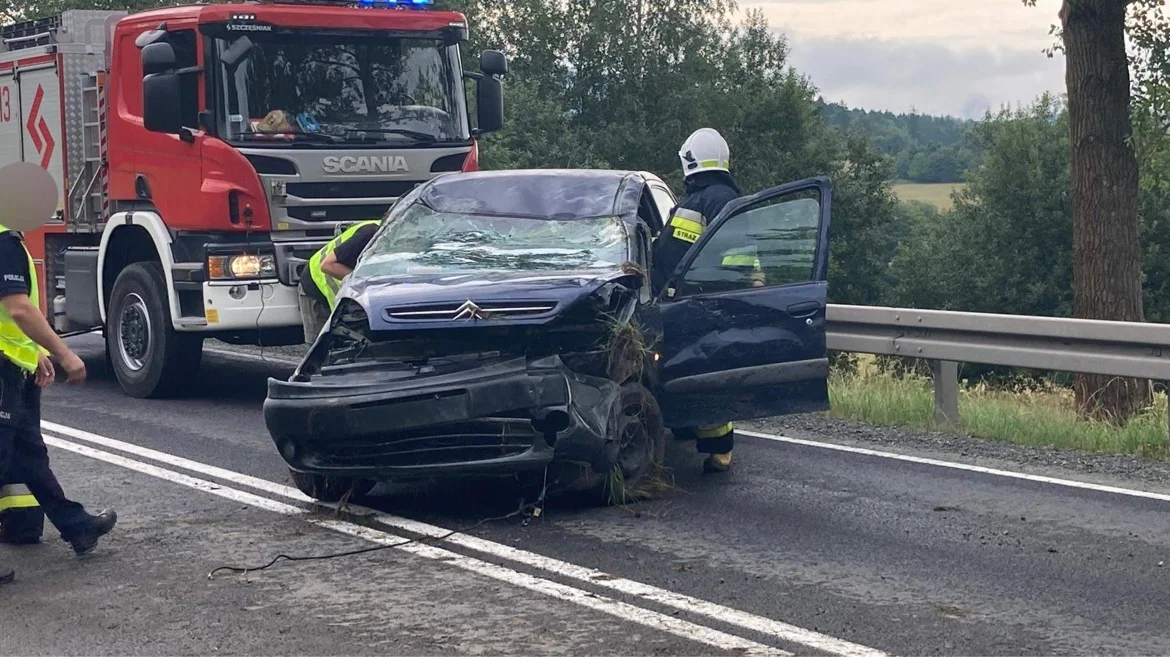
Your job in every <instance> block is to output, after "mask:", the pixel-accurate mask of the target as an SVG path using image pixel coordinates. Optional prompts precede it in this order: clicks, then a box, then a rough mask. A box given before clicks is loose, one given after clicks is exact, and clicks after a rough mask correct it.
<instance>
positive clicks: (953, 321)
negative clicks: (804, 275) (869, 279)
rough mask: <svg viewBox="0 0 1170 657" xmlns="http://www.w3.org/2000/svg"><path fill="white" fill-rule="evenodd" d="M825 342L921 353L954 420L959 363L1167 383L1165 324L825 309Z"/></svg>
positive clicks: (1169, 338)
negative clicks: (1102, 375) (927, 362)
mask: <svg viewBox="0 0 1170 657" xmlns="http://www.w3.org/2000/svg"><path fill="white" fill-rule="evenodd" d="M827 338H828V348H829V350H830V351H846V352H856V353H865V354H877V355H884V356H904V357H907V358H921V359H925V360H928V361H930V362H931V368H932V370H933V371H934V380H935V384H934V399H935V419H936V420H938V421H940V422H955V421H957V420H958V418H959V383H958V364H959V363H981V364H986V365H1005V366H1008V367H1025V368H1031V369H1041V370H1052V371H1058V372H1075V373H1078V374H1104V375H1110V376H1121V377H1133V378H1138V379H1151V380H1158V381H1170V325H1168V324H1145V323H1139V322H1110V321H1100V320H1088V319H1062V318H1055V317H1030V316H1024V315H995V314H986V313H968V312H951V311H944V310H916V309H913V308H883V307H875V306H842V305H833V304H830V305H829V307H828V335H827Z"/></svg>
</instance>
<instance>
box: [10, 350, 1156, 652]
mask: <svg viewBox="0 0 1170 657" xmlns="http://www.w3.org/2000/svg"><path fill="white" fill-rule="evenodd" d="M74 344H75V345H77V348H78V350H79V352H80V353H82V354H83V356H86V357H87V362H89V363H90V366H91V381H90V382H89V383H87V384H86V385H85V386H84V387H80V388H70V387H65V386H62V385H57V386H54V387H53V389H52V390H51V391H50V393H49V394H48V395H47V397H46V400H45V410H44V417H45V420H46V421H47V422H49V423H51V424H50V425H48V426H49V428H50V430H49V431H47V432H46V433H47V434H49V435H53V436H56V437H57V438H54V439H53V440H55V441H59V442H58V444H59V445H60V447H55V448H54V452H53V453H54V458H57V459H58V463H59V465H58V466H57V468H58V471H59V472H60V473H61V476H62V478H63V479H65V480H66V481H67V482H68V487H69V488H70V489H71V490H77V491H79V492H78V497H79V498H81V499H82V501H85V502H86V503H87V504H90V505H92V506H102V505H104V504H106V503H107V501H109V502H108V503H111V504H116V505H118V507H119V511H120V515H121V516H122V523H121V525H120V526H119V528H118V530H116V533H115V535H113V536H111V539H110V540H109V541H108V542H105V543H103V545H102V547H101V548H99V551H100V554H99V555H97V556H95V557H94V558H93V559H91V560H89V561H88V562H83V563H76V562H73V561H71V560H70V558H69V555H68V553H67V552H66V551H65V548H64V547H63V546H62V545H61V544H59V543H57V542H55V541H48V543H47V544H46V545H43V546H40V547H36V548H31V550H32V552H30V551H18V552H17V553H16V554H15V556H11V555H12V554H13V552H12V551H8V550H0V560H8V559H10V558H14V559H16V560H17V561H18V564H19V565H20V567H21V573H20V577H21V579H20V582H21V583H20V584H18V585H16V586H17V587H19V588H12V589H8V590H6V591H4V595H5V597H4V600H5V603H4V604H5V605H6V607H7V606H8V605H9V604H11V603H10V601H18V602H17V604H18V605H19V604H27V605H28V606H27V607H26V611H31V612H36V613H33V614H31V615H29V616H28V618H30V619H31V620H29V621H27V623H28V624H27V625H26V626H25V629H24V630H23V631H18V632H16V633H15V634H13V633H9V632H7V622H6V623H5V625H6V628H5V629H6V631H5V632H3V633H0V652H3V653H6V654H11V653H13V652H19V653H22V654H49V653H51V654H73V653H82V652H83V653H98V652H100V653H139V654H157V653H159V652H165V653H168V654H174V653H184V654H190V653H201V654H202V653H208V652H210V651H212V650H213V649H214V650H217V651H219V652H228V653H232V654H241V653H249V654H251V653H265V654H268V653H289V652H297V653H313V654H317V653H321V654H326V653H328V654H339V653H344V654H353V653H385V652H391V653H412V654H415V653H419V654H422V653H425V654H453V653H473V652H474V653H480V652H489V653H509V654H512V653H519V654H532V653H537V654H559V653H570V652H571V653H577V654H579V653H581V652H587V653H612V654H617V653H620V654H658V653H665V654H676V653H678V654H742V653H745V652H746V653H766V652H768V651H769V650H770V649H771V650H780V651H788V652H794V653H798V654H864V653H865V652H866V650H867V649H872V650H873V651H881V652H885V653H890V654H904V655H923V654H979V655H1000V654H1003V655H1019V654H1102V653H1108V654H1167V653H1170V624H1168V623H1166V621H1165V611H1166V609H1168V608H1170V567H1164V566H1163V564H1164V561H1165V560H1167V559H1168V558H1170V547H1168V546H1170V513H1168V511H1170V495H1167V494H1166V493H1167V492H1170V491H1166V490H1160V492H1156V493H1155V494H1153V495H1146V496H1142V494H1141V493H1140V492H1138V489H1141V490H1158V489H1156V487H1154V488H1152V487H1151V486H1150V484H1149V482H1137V481H1126V480H1124V479H1117V478H1113V479H1110V480H1100V481H1102V483H1107V484H1110V485H1112V486H1117V487H1121V488H1132V489H1133V491H1131V492H1127V491H1126V490H1121V491H1111V490H1108V491H1107V490H1100V489H1099V487H1097V488H1094V487H1092V486H1089V487H1077V486H1075V485H1068V484H1066V483H1062V482H1060V481H1056V482H1053V481H1047V480H1037V479H1036V478H1033V479H1026V478H1021V477H1018V476H1009V474H1007V473H997V472H987V471H979V470H978V469H969V468H968V469H962V468H955V467H946V466H945V464H938V463H933V462H922V461H921V460H915V459H901V458H892V457H891V455H887V454H885V453H881V454H875V453H869V452H866V451H864V450H859V449H852V451H843V450H841V449H830V448H829V447H830V445H822V444H819V442H818V441H819V440H820V439H822V438H823V439H824V440H826V441H832V442H836V443H840V441H839V440H836V439H837V438H839V436H835V435H825V436H819V437H818V435H817V433H816V432H817V427H816V425H815V424H813V425H811V426H805V428H804V429H803V430H802V435H801V436H800V437H801V438H805V439H808V441H807V442H804V441H790V440H778V439H775V438H768V437H762V436H742V437H741V438H740V439H739V447H738V449H737V455H736V464H735V470H734V471H733V472H732V473H729V474H727V475H719V476H703V475H702V474H700V471H701V468H700V457H699V455H697V454H695V453H693V451H692V449H693V447H692V446H691V445H688V444H686V443H677V444H674V445H672V447H671V449H670V451H669V456H668V465H669V466H670V467H671V470H672V472H673V474H674V477H675V482H674V483H675V488H674V489H673V490H671V491H669V492H668V493H667V494H665V495H664V496H663V497H662V499H660V500H657V501H654V502H649V503H645V504H640V505H637V506H632V507H625V508H585V509H582V508H557V507H552V508H549V509H548V510H547V511H546V514H545V515H544V516H543V517H542V518H540V519H536V520H533V521H532V522H530V523H528V524H527V525H524V524H521V523H520V522H519V521H518V520H515V519H514V520H510V521H503V522H494V523H489V524H487V525H484V526H481V527H478V528H475V529H473V530H471V531H469V532H467V533H466V534H459V535H456V536H454V537H452V538H451V539H450V540H448V541H443V542H441V543H440V542H429V543H423V544H413V545H411V546H407V547H406V548H404V549H405V550H406V551H405V552H404V551H403V549H398V550H389V551H386V552H375V553H373V554H367V555H360V556H354V557H345V558H342V559H331V560H326V561H309V562H299V563H289V562H281V563H279V564H277V565H276V566H274V567H273V568H271V569H270V570H266V571H263V572H253V573H249V574H247V575H244V576H241V575H231V574H225V575H220V576H217V578H216V579H215V580H212V581H210V582H209V581H208V580H207V579H206V573H207V571H208V570H210V568H213V567H215V565H220V564H223V563H234V564H240V563H243V564H247V565H257V564H262V563H264V562H267V561H268V560H270V559H271V558H272V557H274V556H276V555H277V554H278V553H281V552H284V553H287V554H321V553H325V552H329V551H333V550H346V549H352V548H355V547H362V546H368V545H372V544H377V543H378V542H379V541H381V542H382V543H383V544H385V543H386V542H387V541H388V540H397V539H388V538H387V536H389V535H391V534H392V535H394V536H418V535H419V533H422V534H427V533H431V534H435V533H441V532H443V531H445V530H449V529H455V528H460V527H465V526H467V525H470V524H473V523H475V522H476V521H479V520H481V519H483V518H488V517H493V516H497V515H502V514H503V513H507V512H508V511H510V510H512V508H513V507H514V505H515V502H516V500H515V491H508V490H468V489H458V490H434V489H433V490H430V491H417V490H410V491H397V490H394V489H390V490H386V489H381V490H379V491H377V492H380V493H387V495H383V496H379V497H375V498H373V499H370V500H364V501H363V504H366V505H367V506H371V507H374V508H376V509H378V510H380V511H382V512H384V513H385V514H384V515H380V516H377V517H367V518H364V519H360V520H359V523H360V525H361V526H359V524H352V523H349V522H341V521H338V520H333V521H329V522H334V523H336V526H334V525H328V522H327V521H321V520H320V519H319V518H318V517H317V516H313V515H308V516H306V515H304V512H303V504H302V502H300V501H297V500H295V499H294V498H295V497H296V496H295V495H294V494H290V493H289V489H288V488H286V487H287V486H291V482H290V481H289V480H288V476H287V473H286V471H285V469H284V466H283V464H282V462H281V460H280V458H279V456H278V455H277V454H276V452H275V449H274V448H273V446H272V444H271V441H270V440H269V438H268V436H267V433H266V432H265V429H264V423H263V418H262V416H261V414H260V406H261V403H262V401H263V397H264V389H265V387H264V382H265V379H266V377H268V376H287V374H288V373H289V372H290V371H291V368H290V367H288V366H287V365H284V364H281V363H279V362H274V363H270V364H265V363H261V362H259V361H257V360H255V357H254V356H236V355H231V354H223V353H220V352H215V353H208V354H207V355H206V356H207V359H206V362H205V366H204V370H203V372H202V373H201V376H200V378H199V380H197V381H194V382H192V389H191V392H190V394H189V395H188V396H187V397H186V398H184V399H182V400H167V401H141V400H134V399H130V398H127V397H125V396H124V395H122V393H121V392H120V390H119V389H118V387H117V384H116V382H115V381H113V380H112V378H111V377H109V376H108V375H106V374H105V373H104V367H103V365H102V359H101V353H102V352H101V347H100V343H99V342H98V341H97V340H96V339H95V338H90V337H83V338H77V339H75V341H74ZM764 426H766V423H765V424H758V425H756V427H757V428H760V427H764ZM86 432H88V433H86ZM63 441H68V442H67V443H66V442H63ZM71 446H72V447H71ZM140 448H149V449H150V450H155V451H156V452H157V453H151V452H146V451H143V450H142V449H140ZM887 448H888V446H887V447H882V448H881V449H887ZM93 449H98V450H102V451H101V452H100V453H97V454H78V453H77V452H78V451H86V450H93ZM68 450H72V451H68ZM900 451H902V452H906V453H914V450H913V448H912V447H908V448H907V449H903V450H900ZM944 451H945V450H944ZM102 454H112V455H115V457H114V458H112V459H111V458H108V457H103V456H102ZM95 456H96V457H97V458H98V459H101V458H106V460H105V461H101V460H95V458H94V457H95ZM929 456H931V457H934V458H940V459H944V460H951V459H952V457H953V460H955V461H964V460H967V461H969V460H970V459H963V458H962V457H961V455H959V454H957V453H956V454H954V455H947V454H945V453H940V449H935V450H934V451H933V452H932V453H931V454H929ZM119 459H122V460H123V461H127V462H122V461H119ZM183 459H186V460H183ZM111 460H113V461H118V462H115V463H111V462H109V461H111ZM136 464H137V465H136ZM995 465H996V466H999V467H1003V468H1008V469H1013V468H1011V464H1010V463H1009V464H1004V463H996V464H995ZM151 468H154V469H155V470H158V471H154V470H151ZM215 468H219V469H221V470H216V469H215ZM1014 469H1016V470H1018V469H1019V468H1014ZM176 473H177V474H176ZM1043 474H1045V475H1047V476H1052V477H1063V478H1065V479H1068V480H1072V479H1078V480H1084V479H1085V477H1084V476H1083V473H1078V472H1073V471H1069V472H1062V471H1060V470H1059V469H1049V470H1046V471H1045V472H1044V473H1043ZM183 477H188V478H190V477H196V478H199V479H200V480H206V481H207V482H213V483H214V485H209V486H210V487H209V486H203V487H202V488H201V487H200V486H202V484H200V483H199V482H194V483H193V481H187V480H185V479H183ZM250 496H253V497H254V496H259V498H257V499H253V497H250ZM270 507H271V508H270ZM290 509H292V510H291V511H290ZM389 514H392V515H389ZM404 519H409V520H410V521H417V522H415V523H414V524H411V523H410V522H409V521H408V520H404ZM322 522H326V525H328V526H326V525H322V524H321V523H322ZM314 523H316V524H314ZM420 523H426V524H420ZM363 527H364V528H363ZM362 532H367V533H369V532H372V534H369V535H366V534H362ZM387 532H388V533H387ZM424 546H434V547H424ZM439 548H441V549H442V550H441V551H440V553H438V554H431V553H429V552H426V550H437V549H439ZM415 549H417V550H419V551H421V552H423V554H415V553H414V552H411V551H410V550H415ZM28 555H34V556H28ZM493 569H494V570H493ZM585 569H596V571H594V570H585ZM598 571H600V572H598ZM39 581H44V582H46V583H47V584H46V585H45V586H44V587H40V586H38V585H37V584H36V583H37V582H39ZM110 586H112V587H114V589H113V590H114V591H116V592H121V593H115V594H113V595H112V596H107V595H105V594H102V593H101V591H102V588H101V587H110ZM78 587H80V590H81V593H80V594H78V593H77V591H78ZM119 587H121V588H119ZM78 595H80V596H81V598H80V599H77V596H78ZM91 598H92V600H91ZM22 601H23V602H22ZM103 609H104V610H105V611H103ZM38 610H48V611H47V613H48V614H53V615H51V616H49V618H72V617H77V616H79V615H80V620H79V621H78V622H76V623H68V624H63V623H55V624H54V628H53V631H51V632H50V631H45V630H44V629H43V628H40V627H37V626H35V622H36V618H37V616H38V614H40V612H39V611H38ZM57 613H60V614H62V615H61V616H57V615H55V614H57ZM122 614H126V616H123V615H122ZM41 615H43V614H41ZM22 617H23V616H22Z"/></svg>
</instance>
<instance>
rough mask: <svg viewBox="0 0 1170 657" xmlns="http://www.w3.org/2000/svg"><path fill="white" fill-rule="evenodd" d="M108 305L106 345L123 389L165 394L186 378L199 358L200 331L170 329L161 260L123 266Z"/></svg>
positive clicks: (142, 396)
mask: <svg viewBox="0 0 1170 657" xmlns="http://www.w3.org/2000/svg"><path fill="white" fill-rule="evenodd" d="M107 308H108V311H107V313H106V349H107V352H108V353H109V358H110V365H111V367H112V368H113V371H114V375H115V376H116V377H117V379H118V383H119V384H120V385H121V386H122V390H123V391H125V392H126V394H128V395H130V396H131V397H137V398H139V399H147V398H157V397H168V396H172V395H175V394H176V393H178V392H179V391H180V390H182V388H183V387H184V386H189V385H190V384H191V382H192V379H193V377H194V376H195V374H196V373H198V371H199V366H200V364H201V363H202V360H203V336H201V335H198V334H187V333H180V332H178V331H176V330H175V328H174V324H173V323H172V321H171V312H170V306H169V305H168V303H167V287H166V278H165V277H164V276H163V269H162V265H160V264H159V263H157V262H137V263H134V264H132V265H129V266H128V267H126V268H125V269H123V270H122V271H121V272H120V273H119V274H118V278H117V280H115V281H114V289H113V290H112V292H111V294H110V300H109V304H108V305H107Z"/></svg>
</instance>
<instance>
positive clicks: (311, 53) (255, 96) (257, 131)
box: [217, 33, 470, 146]
mask: <svg viewBox="0 0 1170 657" xmlns="http://www.w3.org/2000/svg"><path fill="white" fill-rule="evenodd" d="M238 38H239V37H233V38H228V39H217V50H218V51H219V52H220V53H221V54H222V53H223V52H224V51H226V50H227V49H228V48H229V47H231V46H232V45H233V44H234V43H235V42H236V39H238ZM246 38H248V39H250V40H251V42H252V47H251V48H250V49H248V50H247V51H246V52H247V54H246V55H245V56H244V57H243V58H242V59H240V60H238V61H237V62H235V65H234V66H230V65H228V64H225V63H223V62H222V60H221V63H220V67H221V72H222V75H221V76H220V77H221V79H222V81H223V89H222V94H221V98H222V99H223V100H222V102H223V103H224V104H225V105H226V107H225V108H224V112H223V115H224V117H225V118H226V120H225V121H224V123H225V126H224V130H225V137H226V139H228V140H232V141H248V142H276V143H288V142H289V141H290V140H292V141H297V142H317V143H323V144H324V143H377V144H383V145H384V144H386V143H392V144H394V145H396V146H398V145H403V146H404V145H411V144H429V143H437V142H452V141H466V140H467V139H469V138H470V135H469V132H468V125H467V111H466V101H465V97H464V93H463V81H462V72H461V69H460V68H459V55H458V47H457V46H447V45H444V44H443V43H442V42H440V41H437V40H432V39H410V38H390V37H384V36H379V37H372V36H371V37H361V36H356V37H355V36H353V35H344V36H333V35H314V34H303V33H298V34H286V33H282V34H249V35H248V36H247V37H246Z"/></svg>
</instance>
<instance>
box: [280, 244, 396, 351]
mask: <svg viewBox="0 0 1170 657" xmlns="http://www.w3.org/2000/svg"><path fill="white" fill-rule="evenodd" d="M379 223H380V222H378V221H363V222H360V223H357V224H354V225H352V226H350V227H349V228H347V229H346V230H345V231H343V232H342V233H341V234H340V235H338V236H337V237H334V238H333V239H332V240H330V241H329V242H328V243H327V244H326V245H325V246H323V247H321V248H320V250H318V251H317V252H316V253H314V254H313V257H311V258H309V262H308V264H306V265H305V270H304V271H303V272H301V285H300V293H299V294H298V295H297V296H298V299H299V301H300V306H301V322H302V323H303V324H304V326H305V342H309V343H312V342H313V341H314V340H316V339H317V336H318V335H319V334H320V333H321V329H322V328H323V327H324V326H325V322H327V321H329V313H331V312H333V307H334V306H335V305H337V291H338V290H339V289H341V281H342V279H344V278H345V277H346V276H349V274H350V272H352V271H353V268H354V267H356V266H357V259H358V256H360V255H361V254H362V251H363V250H365V248H366V245H368V244H369V243H370V240H371V239H373V237H374V233H376V232H378V224H379Z"/></svg>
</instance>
